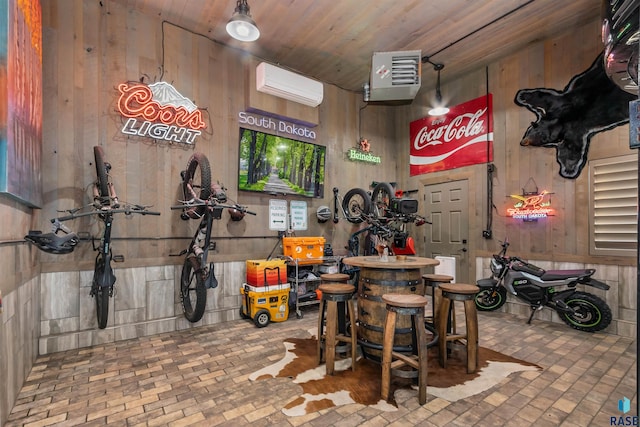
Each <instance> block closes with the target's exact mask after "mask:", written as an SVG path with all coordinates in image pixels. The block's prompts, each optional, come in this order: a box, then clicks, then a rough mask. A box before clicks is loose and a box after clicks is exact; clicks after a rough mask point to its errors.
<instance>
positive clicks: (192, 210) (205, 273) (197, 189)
mask: <svg viewBox="0 0 640 427" xmlns="http://www.w3.org/2000/svg"><path fill="white" fill-rule="evenodd" d="M180 177H181V179H182V184H181V187H182V194H183V200H181V201H180V203H181V204H180V205H177V206H171V209H173V210H182V213H181V214H180V218H181V219H183V220H185V221H188V220H191V219H199V220H200V224H199V225H198V229H197V230H196V232H195V234H194V235H193V238H192V239H191V242H190V243H189V246H188V247H187V248H186V249H183V250H182V251H181V252H180V253H178V254H172V255H175V256H182V255H186V257H185V259H184V263H183V265H182V273H181V275H180V300H181V304H182V310H183V312H184V317H185V318H186V319H187V320H188V321H189V322H192V323H195V322H198V321H199V320H200V319H202V316H203V315H204V311H205V308H206V305H207V289H208V288H216V287H217V286H218V280H217V279H216V276H215V272H214V263H213V262H208V256H209V251H210V250H212V249H214V248H215V243H214V242H212V241H211V234H212V229H213V220H219V219H221V218H222V211H223V210H225V209H227V210H228V211H229V214H230V216H231V219H232V220H233V221H240V220H242V219H243V218H244V216H245V214H250V215H255V213H254V212H250V211H248V210H247V208H246V207H245V206H240V205H238V204H233V205H227V204H225V203H227V194H226V192H225V190H226V189H225V188H224V187H223V186H222V185H220V184H218V183H215V184H212V183H211V166H210V164H209V160H208V159H207V157H206V156H205V155H204V154H202V153H193V155H192V156H191V157H190V158H189V161H188V162H187V168H186V169H185V170H184V171H182V172H180Z"/></svg>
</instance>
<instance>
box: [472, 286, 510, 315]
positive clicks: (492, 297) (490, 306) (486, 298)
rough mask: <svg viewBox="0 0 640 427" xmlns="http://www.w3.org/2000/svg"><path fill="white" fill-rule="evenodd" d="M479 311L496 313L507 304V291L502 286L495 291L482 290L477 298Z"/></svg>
mask: <svg viewBox="0 0 640 427" xmlns="http://www.w3.org/2000/svg"><path fill="white" fill-rule="evenodd" d="M475 302H476V308H477V309H478V311H495V310H497V309H499V308H500V307H502V306H503V305H504V303H505V302H507V290H506V289H505V288H503V287H502V286H500V287H499V288H497V289H496V290H495V294H494V291H493V289H481V290H480V292H478V293H477V294H476V297H475Z"/></svg>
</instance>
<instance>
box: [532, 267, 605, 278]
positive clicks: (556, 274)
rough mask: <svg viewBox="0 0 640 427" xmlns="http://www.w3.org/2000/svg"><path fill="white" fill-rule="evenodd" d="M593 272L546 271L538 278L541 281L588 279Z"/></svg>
mask: <svg viewBox="0 0 640 427" xmlns="http://www.w3.org/2000/svg"><path fill="white" fill-rule="evenodd" d="M595 272H596V271H595V270H594V269H593V268H586V269H583V270H546V271H545V272H544V274H543V275H542V276H540V278H541V279H542V280H564V279H569V278H571V277H589V276H591V275H593V273H595Z"/></svg>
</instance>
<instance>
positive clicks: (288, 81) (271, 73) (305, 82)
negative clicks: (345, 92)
mask: <svg viewBox="0 0 640 427" xmlns="http://www.w3.org/2000/svg"><path fill="white" fill-rule="evenodd" d="M256 88H257V89H258V92H263V93H268V94H269V95H274V96H278V97H280V98H284V99H288V100H290V101H294V102H297V103H300V104H304V105H308V106H310V107H317V106H318V105H320V104H321V103H322V98H323V95H324V87H323V85H322V83H320V82H318V81H316V80H312V79H309V78H307V77H304V76H301V75H299V74H296V73H292V72H291V71H288V70H284V69H282V68H278V67H276V66H275V65H271V64H267V63H266V62H261V63H260V64H259V65H258V66H257V67H256Z"/></svg>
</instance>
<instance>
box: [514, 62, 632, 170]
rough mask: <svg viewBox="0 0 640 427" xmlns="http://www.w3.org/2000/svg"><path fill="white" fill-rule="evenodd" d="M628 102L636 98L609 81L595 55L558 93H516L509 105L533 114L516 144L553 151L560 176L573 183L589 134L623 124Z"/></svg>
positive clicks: (522, 91)
mask: <svg viewBox="0 0 640 427" xmlns="http://www.w3.org/2000/svg"><path fill="white" fill-rule="evenodd" d="M633 99H636V96H634V95H632V94H630V93H627V92H625V91H623V90H622V89H620V88H619V87H618V86H617V85H616V84H614V83H613V82H612V81H611V80H610V79H609V77H608V76H607V74H606V73H605V69H604V64H603V54H600V55H599V56H598V57H597V58H596V60H595V61H594V62H593V64H591V66H590V67H589V69H588V70H586V71H584V72H583V73H581V74H578V75H576V76H574V77H573V78H572V79H571V81H570V82H569V84H568V85H567V86H566V87H565V88H564V90H562V91H557V90H555V89H546V88H538V89H522V90H519V91H518V92H517V93H516V97H515V100H514V102H515V103H516V104H517V105H519V106H521V107H525V108H527V109H528V110H529V111H531V112H532V113H534V114H535V115H536V121H535V122H532V123H531V125H530V126H529V127H528V128H527V130H526V131H525V133H524V136H523V137H522V140H521V141H520V145H522V146H532V147H555V149H556V160H557V162H558V164H559V165H560V176H562V177H563V178H568V179H576V178H577V177H578V176H579V175H580V172H581V171H582V169H583V168H584V166H585V164H586V161H587V153H588V150H589V143H590V142H591V138H592V137H593V135H595V134H596V133H599V132H603V131H606V130H609V129H612V128H614V127H616V126H620V125H623V124H626V123H628V122H629V101H631V100H633Z"/></svg>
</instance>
